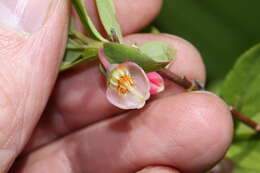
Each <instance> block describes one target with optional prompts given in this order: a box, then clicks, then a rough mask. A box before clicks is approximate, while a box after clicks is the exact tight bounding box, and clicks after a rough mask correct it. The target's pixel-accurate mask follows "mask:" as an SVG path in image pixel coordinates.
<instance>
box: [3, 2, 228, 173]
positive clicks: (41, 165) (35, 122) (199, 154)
mask: <svg viewBox="0 0 260 173" xmlns="http://www.w3.org/2000/svg"><path fill="white" fill-rule="evenodd" d="M146 1H147V2H146ZM115 2H116V7H117V11H118V13H117V15H118V19H119V23H120V25H121V26H122V29H123V33H124V35H126V36H125V42H126V43H128V44H131V43H138V44H142V43H144V42H147V41H151V40H160V41H164V42H167V43H169V44H170V45H172V46H173V47H175V48H176V49H177V51H178V53H177V59H176V60H175V62H173V63H172V66H171V70H172V71H174V72H175V73H177V74H179V75H185V76H187V77H188V78H189V79H191V80H192V79H197V80H199V81H201V82H202V83H204V82H205V78H206V77H205V76H206V74H205V68H204V65H203V62H202V59H201V57H200V54H199V53H198V51H197V50H196V49H195V48H194V47H193V46H192V45H191V44H190V43H188V42H187V41H185V40H183V39H181V38H179V37H176V36H171V35H166V34H157V35H154V34H133V32H135V31H137V30H140V29H141V28H142V27H144V26H146V25H147V24H149V23H150V22H151V21H152V19H153V18H154V17H155V16H156V15H157V14H158V13H159V10H160V5H161V3H162V2H161V1H160V0H142V1H140V0H131V2H130V0H129V2H128V1H121V0H116V1H115ZM148 2H149V3H148ZM86 3H87V4H88V8H89V11H90V15H91V16H92V18H93V20H94V21H95V22H94V23H96V25H97V26H98V28H100V26H101V25H100V23H99V20H98V18H97V13H96V10H95V8H94V6H93V4H94V3H93V1H92V0H86ZM91 4H92V5H91ZM54 6H55V7H56V8H55V11H52V13H51V14H49V15H48V17H47V20H46V23H45V25H44V27H42V28H41V29H39V30H38V31H36V32H34V33H32V34H31V35H30V36H28V37H24V36H22V35H21V34H20V33H17V32H14V31H12V30H10V29H7V28H0V59H1V61H0V63H1V68H0V76H1V78H0V107H1V109H0V114H1V116H0V168H1V169H2V170H1V171H2V172H7V170H8V169H9V168H11V170H10V172H14V173H31V172H32V173H35V172H38V173H45V172H64V173H72V172H88V173H92V172H93V173H104V172H107V173H135V172H139V173H153V172H158V173H199V172H203V171H204V170H206V169H209V168H210V167H212V166H213V165H214V164H215V163H216V162H217V161H219V160H220V159H221V158H222V157H223V156H224V153H225V152H226V150H227V148H228V146H229V145H230V142H231V139H232V118H231V115H230V113H229V111H228V107H227V106H226V104H225V103H224V102H223V101H222V100H221V99H220V98H219V97H217V96H215V95H214V94H212V93H208V92H190V93H185V92H184V90H183V89H181V88H180V87H178V86H176V85H175V84H167V86H168V87H167V88H168V89H167V91H165V92H164V93H163V94H161V95H159V96H158V97H156V98H153V99H152V100H151V101H150V102H149V103H148V104H147V106H146V107H145V108H144V109H142V110H134V111H127V112H123V111H122V110H119V109H117V108H115V107H113V106H112V105H111V104H110V103H109V102H108V101H107V100H106V98H105V82H104V78H103V76H102V75H101V74H100V72H99V70H98V67H97V63H96V62H94V63H91V64H86V65H82V66H79V67H76V68H74V69H72V70H70V71H67V72H64V73H62V74H60V75H59V77H58V79H57V75H58V66H59V62H60V61H61V59H62V57H63V53H64V49H65V43H66V32H67V31H66V28H67V27H66V26H67V21H68V16H69V15H68V13H69V12H68V11H69V10H68V9H69V6H68V4H67V1H59V2H58V3H55V4H54ZM144 9H149V10H144ZM100 29H101V28H100ZM101 30H102V29H101ZM54 84H55V86H54ZM53 87H54V88H53ZM50 95H51V96H50ZM48 100H49V101H48ZM47 102H48V104H47ZM46 104H47V106H46ZM26 144H27V145H26ZM19 154H20V157H19V158H18V159H16V158H17V157H18V155H19ZM15 159H16V161H15V162H14V160H15ZM50 168H51V169H50ZM177 170H178V171H177Z"/></svg>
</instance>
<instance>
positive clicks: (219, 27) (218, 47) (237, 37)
mask: <svg viewBox="0 0 260 173" xmlns="http://www.w3.org/2000/svg"><path fill="white" fill-rule="evenodd" d="M259 8H260V0H249V1H246V0H164V5H163V8H162V11H161V14H160V16H159V17H158V18H157V20H156V21H155V26H156V27H157V28H158V29H159V30H160V31H161V32H167V33H171V34H175V35H177V36H180V37H183V38H185V39H186V40H188V41H190V42H191V43H192V44H194V45H195V46H196V47H197V48H198V49H199V51H200V52H201V54H202V56H203V58H204V61H205V64H206V67H207V74H208V83H209V84H211V85H212V84H213V83H216V82H217V81H221V80H222V79H223V77H224V76H225V74H226V73H227V72H228V71H229V69H230V68H231V67H232V65H233V64H234V62H235V60H236V58H238V56H239V55H240V54H242V53H243V52H244V51H246V50H247V49H249V48H250V47H252V46H253V45H254V44H256V43H258V42H260V34H259V31H260V12H259Z"/></svg>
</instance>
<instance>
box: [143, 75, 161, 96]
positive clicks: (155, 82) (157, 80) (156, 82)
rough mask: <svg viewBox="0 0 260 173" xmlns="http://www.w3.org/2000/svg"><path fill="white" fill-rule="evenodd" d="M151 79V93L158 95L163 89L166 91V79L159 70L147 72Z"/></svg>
mask: <svg viewBox="0 0 260 173" xmlns="http://www.w3.org/2000/svg"><path fill="white" fill-rule="evenodd" d="M146 75H147V77H148V79H149V81H150V85H151V88H150V94H151V95H156V94H158V93H160V92H162V91H164V89H165V86H164V80H163V78H162V77H161V75H160V74H158V73H157V72H150V73H147V74H146Z"/></svg>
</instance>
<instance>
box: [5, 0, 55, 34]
mask: <svg viewBox="0 0 260 173" xmlns="http://www.w3.org/2000/svg"><path fill="white" fill-rule="evenodd" d="M55 1H57V0H0V12H1V15H0V26H6V27H11V28H14V29H18V30H22V31H24V32H29V33H31V32H34V31H37V30H38V29H40V28H41V27H42V26H43V25H44V23H45V22H46V20H47V17H48V15H49V12H50V9H51V6H52V4H53V2H55Z"/></svg>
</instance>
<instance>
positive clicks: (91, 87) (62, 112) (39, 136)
mask: <svg viewBox="0 0 260 173" xmlns="http://www.w3.org/2000/svg"><path fill="white" fill-rule="evenodd" d="M151 40H160V41H165V42H167V43H169V44H170V45H171V46H173V47H175V48H176V49H177V58H176V60H175V62H174V65H172V68H171V69H172V70H173V71H174V72H176V73H178V74H181V75H185V76H187V77H188V78H189V79H197V80H200V81H201V82H204V81H205V68H204V65H203V62H202V60H201V57H200V54H199V53H198V51H197V50H196V49H195V48H194V47H193V46H192V45H191V44H190V43H188V42H187V41H185V40H183V39H181V38H178V37H175V36H168V35H150V34H135V35H133V36H129V37H126V42H128V43H129V44H131V43H132V42H138V43H141V42H142V43H143V42H147V41H151ZM170 85H171V86H172V85H173V84H170ZM105 90H106V87H105V79H104V77H103V75H102V74H101V73H100V72H99V68H98V67H97V64H96V63H94V64H88V65H84V66H81V67H79V68H75V69H72V70H71V71H68V72H66V73H64V74H61V76H60V78H59V80H58V82H57V85H56V87H55V90H54V94H53V97H52V98H51V101H50V104H49V106H48V108H47V110H46V111H45V115H44V117H43V119H42V120H41V123H40V124H39V126H37V129H36V131H35V134H34V135H33V137H32V139H31V141H30V143H29V144H28V147H27V151H29V150H32V149H34V148H37V147H39V146H41V145H44V144H46V143H48V142H50V141H52V140H55V139H56V138H58V137H60V136H63V135H65V134H67V133H69V132H71V131H74V130H77V129H79V128H82V127H83V126H87V125H89V124H92V123H94V122H97V121H100V120H103V119H105V118H108V117H111V116H114V115H116V114H118V113H120V112H122V110H119V109H117V108H115V107H114V106H112V105H111V104H110V103H109V102H108V101H107V99H106V96H105ZM183 91H184V90H183V89H181V88H180V87H178V86H177V85H174V87H173V88H171V89H170V91H169V93H170V94H172V93H179V92H183ZM168 95H169V94H168Z"/></svg>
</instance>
